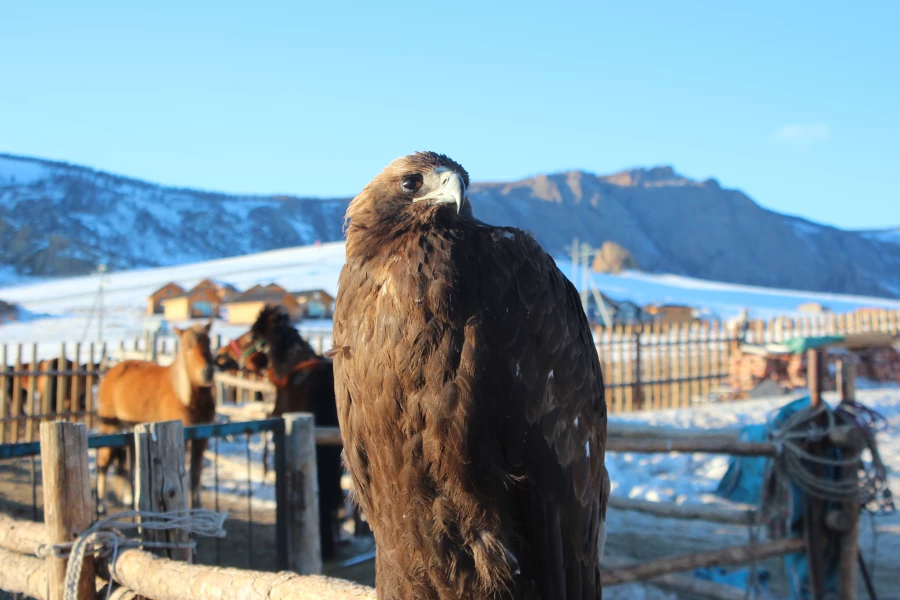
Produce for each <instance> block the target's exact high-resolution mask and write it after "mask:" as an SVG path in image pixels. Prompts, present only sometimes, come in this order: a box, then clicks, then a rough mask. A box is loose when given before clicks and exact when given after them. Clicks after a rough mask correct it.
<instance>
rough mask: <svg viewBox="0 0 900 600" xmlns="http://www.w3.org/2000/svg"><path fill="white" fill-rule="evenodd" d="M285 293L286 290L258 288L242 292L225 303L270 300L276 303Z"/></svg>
mask: <svg viewBox="0 0 900 600" xmlns="http://www.w3.org/2000/svg"><path fill="white" fill-rule="evenodd" d="M285 295H288V294H287V292H272V291H268V290H258V291H254V292H251V293H243V294H241V295H240V296H237V297H235V298H232V299H231V300H229V301H228V302H226V303H225V304H243V303H245V302H272V303H275V304H278V303H280V302H282V301H283V300H284V297H285Z"/></svg>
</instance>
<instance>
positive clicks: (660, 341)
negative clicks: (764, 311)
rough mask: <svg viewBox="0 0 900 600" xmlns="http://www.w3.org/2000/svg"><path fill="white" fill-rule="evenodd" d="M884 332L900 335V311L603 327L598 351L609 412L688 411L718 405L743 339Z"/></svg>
mask: <svg viewBox="0 0 900 600" xmlns="http://www.w3.org/2000/svg"><path fill="white" fill-rule="evenodd" d="M867 332H881V333H888V334H891V335H900V310H893V311H891V310H864V311H857V312H853V313H843V314H835V313H826V314H822V315H818V316H809V317H803V318H786V317H778V318H775V319H771V320H768V321H749V322H747V323H744V324H735V323H722V322H717V321H713V322H709V321H698V322H694V323H670V324H667V323H652V324H644V325H632V326H621V325H620V326H616V327H611V328H598V329H596V330H595V332H594V339H595V342H596V344H597V353H598V355H599V356H600V364H601V367H602V369H603V380H604V382H605V383H606V404H607V406H608V407H609V410H610V412H632V411H639V410H655V409H662V408H684V407H688V406H691V405H692V404H694V403H695V402H697V401H707V400H715V399H717V398H718V394H717V391H718V390H719V389H720V388H721V387H722V385H723V384H724V383H725V380H726V379H727V378H728V375H729V372H728V369H729V360H730V358H731V354H732V352H733V351H734V349H735V348H736V347H737V345H738V343H740V342H749V343H754V344H772V343H782V342H784V341H785V340H788V339H790V338H793V337H798V336H825V335H846V334H853V333H867Z"/></svg>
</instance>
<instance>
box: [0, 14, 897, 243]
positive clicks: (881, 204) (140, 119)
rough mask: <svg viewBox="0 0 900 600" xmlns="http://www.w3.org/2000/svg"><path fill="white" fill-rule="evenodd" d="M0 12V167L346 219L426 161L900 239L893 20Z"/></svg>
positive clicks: (483, 175)
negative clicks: (622, 181) (758, 211)
mask: <svg viewBox="0 0 900 600" xmlns="http://www.w3.org/2000/svg"><path fill="white" fill-rule="evenodd" d="M737 4H738V3H733V2H699V1H696V2H661V1H660V2H651V1H644V2H616V3H612V2H596V1H595V2H585V3H557V4H552V5H551V3H547V2H543V3H528V2H515V3H513V2H507V3H500V2H485V1H484V0H481V1H480V2H463V1H456V2H451V3H425V2H421V1H419V2H379V3H374V2H373V3H362V2H359V3H346V2H329V3H315V4H314V3H309V2H303V3H300V2H264V3H263V2H260V3H252V4H251V3H240V4H238V3H228V2H216V3H212V2H209V3H201V2H169V1H160V2H155V3H152V5H150V4H147V5H142V6H138V5H137V4H135V3H124V2H99V1H98V2H80V3H64V2H56V1H47V2H40V3H39V2H3V3H0V151H2V152H10V153H16V154H26V155H33V156H41V157H47V158H53V159H60V160H65V161H68V162H72V163H78V164H86V165H89V166H92V167H95V168H100V169H103V170H106V171H111V172H114V173H120V174H124V175H129V176H134V177H139V178H143V179H148V180H152V181H158V182H161V183H165V184H171V185H179V186H190V187H199V188H205V189H215V190H223V191H230V192H259V193H268V192H278V193H290V194H298V195H327V196H335V195H352V194H354V193H356V192H357V191H358V190H359V189H360V188H361V187H362V186H363V185H364V184H365V183H366V182H367V181H368V180H369V179H371V177H373V176H374V175H375V174H376V173H377V172H378V171H379V170H380V169H381V167H383V166H384V165H385V164H386V163H387V162H389V161H390V160H391V159H393V158H395V157H396V156H399V155H402V154H407V153H409V152H411V151H413V150H418V149H433V150H437V151H440V152H445V153H447V154H449V155H450V156H451V157H453V158H454V159H456V160H458V161H459V162H461V163H462V164H463V165H464V166H465V167H466V168H467V170H468V171H469V173H470V175H471V176H472V178H473V179H474V180H481V181H484V180H511V179H516V178H521V177H525V176H528V175H533V174H536V173H542V172H550V171H559V170H566V169H576V168H577V169H584V170H587V171H591V172H595V173H609V172H614V171H617V170H621V169H624V168H630V167H634V166H654V165H661V164H666V165H672V166H674V167H675V169H676V170H677V171H679V172H681V173H683V174H685V175H687V176H690V177H694V178H698V179H703V178H707V177H715V178H716V179H718V180H719V181H720V183H722V185H724V186H726V187H734V188H740V189H742V190H744V191H745V192H747V193H748V194H749V195H750V196H751V197H752V198H754V199H755V200H756V201H758V202H759V203H761V204H763V205H764V206H767V207H770V208H774V209H776V210H779V211H782V212H787V213H791V214H798V215H802V216H805V217H807V218H810V219H813V220H816V221H820V222H825V223H829V224H835V225H838V226H842V227H850V228H874V227H886V226H898V225H900V193H898V191H897V186H896V179H897V175H898V167H897V165H898V164H900V150H898V143H897V142H898V139H900V116H898V114H900V110H898V107H900V36H898V35H897V30H896V27H897V23H898V22H900V3H898V2H868V3H862V4H858V5H855V6H851V5H850V4H847V3H840V2H816V3H813V2H792V3H781V2H754V3H741V5H740V6H738V5H737Z"/></svg>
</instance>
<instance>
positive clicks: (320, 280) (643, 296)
mask: <svg viewBox="0 0 900 600" xmlns="http://www.w3.org/2000/svg"><path fill="white" fill-rule="evenodd" d="M557 262H558V264H559V266H560V268H561V269H562V271H563V272H564V273H565V274H566V275H567V276H569V275H570V273H571V264H570V263H568V262H567V261H566V260H559V261H557ZM343 263H344V244H343V242H335V243H329V244H321V245H318V246H304V247H299V248H291V249H287V250H276V251H271V252H263V253H260V254H252V255H247V256H240V257H237V258H227V259H221V260H214V261H209V262H202V263H195V264H187V265H180V266H176V267H161V268H154V269H141V270H135V271H124V272H118V273H112V274H107V275H106V276H105V279H104V286H103V307H104V311H103V314H104V321H103V331H102V338H103V339H104V341H106V342H109V343H116V342H118V341H119V340H122V339H125V340H129V339H134V338H135V337H138V336H140V335H141V331H142V328H143V325H144V322H145V321H146V316H145V314H144V312H145V307H146V299H147V296H149V295H150V293H152V292H153V291H154V290H156V289H158V288H159V287H161V286H163V285H165V284H166V283H168V282H170V281H175V282H177V283H179V284H180V285H182V286H192V285H194V284H196V283H198V282H200V281H201V280H203V279H204V278H207V277H211V278H215V279H218V280H222V281H227V282H229V283H232V284H234V285H236V286H237V287H238V288H240V289H246V288H248V287H250V286H252V285H255V284H257V283H269V282H273V281H274V282H275V283H278V284H279V285H281V286H283V287H285V288H287V289H292V290H300V289H324V290H325V291H327V292H329V293H331V294H334V293H336V292H337V282H338V276H339V274H340V270H341V267H342V266H343ZM593 279H594V281H595V282H596V284H597V286H598V287H599V289H600V290H601V291H603V292H604V293H605V294H607V295H608V296H610V297H612V298H613V299H617V300H625V299H630V300H633V301H635V302H638V303H639V304H644V303H649V302H674V303H683V304H688V305H691V306H696V307H703V308H706V309H709V310H710V311H712V312H713V313H714V314H716V315H717V316H719V317H720V318H722V319H727V318H730V317H733V316H735V315H737V314H738V312H739V311H740V310H741V309H743V308H746V309H749V310H750V311H751V313H752V316H756V317H762V318H768V317H770V316H775V315H790V314H792V313H794V312H795V311H796V309H797V307H798V305H800V304H802V303H805V302H821V303H823V304H825V305H827V306H829V307H830V308H831V309H832V310H834V311H837V312H842V311H849V310H853V309H855V308H858V307H863V306H867V307H884V308H900V301H897V300H890V299H885V298H870V297H864V296H846V295H840V294H825V293H813V292H800V291H791V290H777V289H768V288H759V287H751V286H741V285H733V284H727V283H717V282H712V281H705V280H700V279H692V278H688V277H679V276H674V275H651V274H645V273H633V272H629V273H624V274H621V275H607V274H599V273H595V274H593ZM99 287H100V278H99V277H98V276H85V277H71V278H65V279H56V280H46V281H39V282H27V283H20V284H16V285H6V286H4V287H0V298H2V299H3V300H6V301H7V302H15V303H16V304H19V305H20V306H22V307H23V308H24V309H26V310H27V311H28V313H29V314H28V315H27V318H26V319H25V320H24V321H22V322H19V323H10V324H7V325H3V326H0V342H63V341H66V342H78V341H85V342H90V341H94V340H96V339H98V337H100V335H99V334H98V331H97V311H96V306H97V300H98V290H99ZM313 325H314V324H309V325H306V324H305V325H304V326H303V328H306V329H314V328H315V327H314V326H313ZM323 325H325V324H323ZM325 328H326V329H330V327H327V325H326V326H325ZM215 330H216V332H218V333H222V334H223V335H226V336H227V335H232V334H233V333H238V332H240V331H241V328H228V327H227V326H225V325H224V324H223V323H219V324H217V325H216V326H215Z"/></svg>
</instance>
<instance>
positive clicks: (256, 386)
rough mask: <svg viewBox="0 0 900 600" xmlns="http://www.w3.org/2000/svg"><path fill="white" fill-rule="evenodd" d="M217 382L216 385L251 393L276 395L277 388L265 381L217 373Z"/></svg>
mask: <svg viewBox="0 0 900 600" xmlns="http://www.w3.org/2000/svg"><path fill="white" fill-rule="evenodd" d="M215 380H216V383H219V384H222V385H228V386H231V387H236V388H241V389H243V390H249V391H251V392H262V393H263V394H270V393H275V386H274V385H273V384H272V383H271V382H269V381H265V380H258V379H245V378H243V377H239V376H237V375H231V374H230V373H216V374H215Z"/></svg>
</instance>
